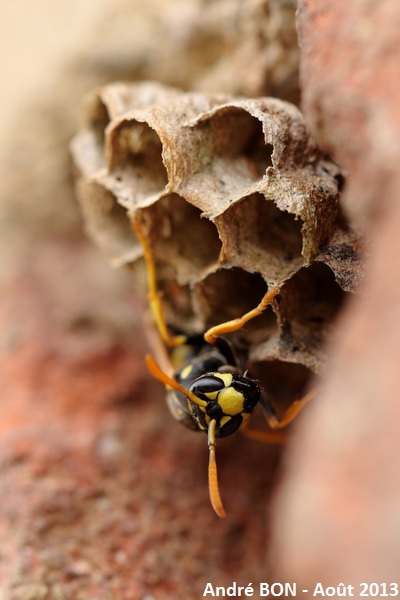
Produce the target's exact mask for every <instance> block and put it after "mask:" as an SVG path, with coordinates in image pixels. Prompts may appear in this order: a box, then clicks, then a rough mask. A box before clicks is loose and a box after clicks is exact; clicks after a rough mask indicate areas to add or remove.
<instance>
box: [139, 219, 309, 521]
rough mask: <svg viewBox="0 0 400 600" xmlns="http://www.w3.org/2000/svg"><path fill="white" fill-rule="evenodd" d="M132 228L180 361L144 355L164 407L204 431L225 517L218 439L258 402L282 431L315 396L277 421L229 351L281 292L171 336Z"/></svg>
mask: <svg viewBox="0 0 400 600" xmlns="http://www.w3.org/2000/svg"><path fill="white" fill-rule="evenodd" d="M132 227H133V230H134V231H135V233H136V236H137V238H138V240H139V242H140V243H141V245H142V248H143V254H144V260H145V263H146V269H147V279H148V298H149V304H150V309H151V312H152V315H153V320H154V322H155V325H156V328H157V330H158V333H159V335H160V337H161V339H162V340H163V342H164V344H165V346H166V347H167V349H168V350H169V353H170V355H171V358H172V361H171V362H172V363H173V362H175V361H174V360H173V359H174V358H175V357H176V356H174V355H176V354H178V351H181V350H182V349H183V348H184V349H185V352H180V354H182V355H184V357H185V358H184V360H183V362H182V363H181V364H180V365H179V366H177V368H176V369H175V370H174V371H173V372H172V373H171V374H169V373H167V372H166V369H165V370H163V369H162V368H161V367H160V366H159V364H158V363H157V362H156V361H155V359H154V358H153V356H151V355H147V356H146V362H147V366H148V368H149V371H150V373H151V374H152V375H153V376H154V377H155V378H156V379H158V380H159V381H160V382H162V383H164V384H165V386H166V387H167V398H166V400H167V404H168V408H169V410H170V412H171V414H172V415H173V417H174V418H175V419H176V420H178V421H180V422H181V423H183V424H184V425H185V426H186V427H189V428H191V429H194V430H198V431H204V432H205V433H207V436H208V447H209V466H208V482H209V494H210V500H211V504H212V507H213V509H214V511H215V512H216V513H217V515H218V516H219V517H225V516H226V513H225V509H224V507H223V504H222V501H221V497H220V493H219V487H218V478H217V466H216V460H215V450H216V439H217V438H220V437H226V436H228V435H231V434H232V433H234V432H235V431H237V429H239V427H240V426H241V425H242V424H243V423H246V421H247V420H248V418H249V417H250V416H251V413H252V411H253V409H254V407H255V406H256V405H257V404H258V402H260V404H261V406H262V408H263V410H264V413H265V417H266V420H267V423H268V425H269V426H270V428H271V429H273V430H276V429H281V428H283V427H286V426H287V425H288V424H289V423H290V422H291V421H292V420H293V419H294V418H295V417H296V415H297V414H298V413H299V412H300V410H301V409H302V408H303V406H304V405H305V404H306V403H307V402H308V401H309V400H310V399H311V398H312V397H313V396H314V392H310V393H309V394H307V395H306V396H305V397H303V398H302V399H301V400H297V401H295V402H293V403H292V404H291V406H290V407H289V408H288V409H287V411H286V412H285V413H284V415H283V417H282V418H281V419H278V418H277V417H276V415H275V412H274V410H273V408H272V406H271V404H270V403H269V402H268V399H267V398H266V396H265V395H264V394H263V392H262V390H261V388H260V387H259V385H258V382H257V381H256V380H254V379H251V378H250V377H249V376H248V374H247V371H245V372H243V371H241V369H240V366H239V365H238V364H237V360H236V358H235V354H234V351H233V348H232V346H231V344H230V343H229V341H228V340H227V339H226V337H225V335H226V334H229V333H232V332H235V331H238V330H240V329H242V327H243V326H244V325H245V324H246V323H247V322H248V321H250V320H252V319H254V318H255V317H257V316H258V315H260V314H261V313H262V312H263V311H264V310H265V309H266V308H267V307H268V306H269V305H270V304H271V302H272V301H273V299H274V298H275V297H276V296H277V295H278V294H279V292H280V288H279V287H275V288H271V289H269V290H268V291H267V293H266V294H265V295H264V296H263V298H262V299H261V301H260V303H259V304H258V305H257V306H256V307H255V308H254V309H253V310H251V311H249V312H247V313H246V314H244V315H243V316H241V317H239V318H237V319H233V320H231V321H227V322H225V323H221V324H220V325H217V326H215V327H212V328H211V329H208V330H207V331H206V332H205V333H204V334H203V335H199V334H195V335H172V334H171V332H170V330H169V328H168V326H167V323H166V320H165V318H164V311H163V305H162V299H161V294H160V293H159V291H158V289H157V276H156V269H155V262H154V258H153V254H152V251H151V247H150V242H149V240H148V238H147V236H146V234H145V232H144V228H143V226H142V225H141V224H140V222H139V220H138V218H136V217H135V218H132ZM274 433H276V432H273V431H272V432H268V431H266V432H262V433H261V436H260V435H258V436H257V437H258V438H260V437H265V439H266V440H267V441H276V440H274V436H273V435H271V434H274Z"/></svg>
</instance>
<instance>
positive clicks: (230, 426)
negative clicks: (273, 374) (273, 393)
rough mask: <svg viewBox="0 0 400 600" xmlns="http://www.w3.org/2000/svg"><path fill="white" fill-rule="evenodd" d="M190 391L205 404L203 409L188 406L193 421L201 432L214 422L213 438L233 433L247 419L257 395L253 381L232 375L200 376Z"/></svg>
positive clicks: (257, 399) (192, 405)
mask: <svg viewBox="0 0 400 600" xmlns="http://www.w3.org/2000/svg"><path fill="white" fill-rule="evenodd" d="M190 391H191V392H193V393H194V394H195V395H196V396H197V397H198V398H200V399H201V400H205V401H206V402H207V406H198V405H197V404H195V403H194V402H190V410H191V413H192V417H193V419H194V420H195V421H196V423H197V425H198V426H199V428H200V429H202V430H204V431H207V429H208V426H209V424H210V421H211V420H212V419H215V421H216V430H215V433H216V437H226V436H227V435H231V434H232V433H234V432H235V431H236V430H237V429H238V428H239V427H240V425H241V424H242V423H243V421H245V420H246V419H248V418H249V416H250V415H251V413H252V411H253V408H254V407H255V406H256V404H257V402H258V401H259V399H260V395H261V390H260V388H259V386H258V385H257V383H256V382H255V381H254V380H253V379H249V378H248V377H241V376H239V375H234V374H232V373H207V374H206V375H202V376H201V377H198V378H197V379H196V380H195V381H194V382H193V383H192V385H191V386H190Z"/></svg>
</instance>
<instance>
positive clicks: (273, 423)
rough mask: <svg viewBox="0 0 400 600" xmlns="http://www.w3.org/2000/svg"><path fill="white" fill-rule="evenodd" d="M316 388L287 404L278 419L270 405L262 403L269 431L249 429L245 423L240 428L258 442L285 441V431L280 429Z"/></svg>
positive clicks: (315, 391) (311, 395) (311, 397)
mask: <svg viewBox="0 0 400 600" xmlns="http://www.w3.org/2000/svg"><path fill="white" fill-rule="evenodd" d="M317 392H318V390H317V389H313V390H311V391H310V392H308V394H306V395H305V396H303V398H300V399H299V400H295V401H294V402H293V404H291V405H290V406H289V408H288V409H287V410H286V412H285V413H284V414H283V416H282V417H281V418H280V419H278V418H277V417H276V415H275V414H274V413H273V411H272V409H271V407H270V406H268V405H266V404H265V403H264V405H263V408H264V416H265V419H266V421H267V423H268V425H269V427H270V428H271V431H265V430H257V429H251V428H250V427H249V426H248V425H247V424H246V423H245V424H244V425H242V429H243V432H244V434H245V435H246V436H247V437H249V438H251V439H253V440H257V441H259V442H268V443H270V444H281V443H283V442H285V441H286V439H287V435H286V433H285V432H283V431H281V430H282V429H283V428H284V427H287V426H288V425H290V423H291V422H292V421H293V420H294V419H295V418H296V417H297V415H298V414H299V413H300V412H301V411H302V410H303V408H304V407H305V406H306V404H308V403H309V402H310V400H312V399H313V398H314V397H315V396H316V394H317Z"/></svg>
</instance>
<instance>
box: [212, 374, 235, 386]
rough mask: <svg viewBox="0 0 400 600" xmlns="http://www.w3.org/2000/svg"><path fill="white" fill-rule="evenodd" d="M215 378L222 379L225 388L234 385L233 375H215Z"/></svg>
mask: <svg viewBox="0 0 400 600" xmlns="http://www.w3.org/2000/svg"><path fill="white" fill-rule="evenodd" d="M214 377H218V378H219V379H222V381H223V382H224V385H225V387H229V386H230V385H231V384H232V379H233V375H232V373H214Z"/></svg>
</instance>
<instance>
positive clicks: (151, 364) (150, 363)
mask: <svg viewBox="0 0 400 600" xmlns="http://www.w3.org/2000/svg"><path fill="white" fill-rule="evenodd" d="M146 364H147V368H148V369H149V371H150V373H151V374H152V375H153V377H155V379H158V381H160V382H161V383H163V384H164V385H167V386H169V387H170V388H172V389H174V390H176V391H178V392H181V394H183V395H184V396H186V398H188V399H189V400H190V401H191V402H194V403H195V404H197V405H198V406H207V402H206V401H205V400H201V399H200V398H198V397H197V396H196V395H195V394H193V392H191V391H190V390H188V389H187V388H185V387H183V385H181V384H180V383H178V382H177V381H176V380H175V379H173V378H172V377H170V376H169V375H167V373H164V371H163V370H162V369H161V368H160V366H159V365H158V364H157V362H156V361H155V360H154V358H153V357H152V356H151V354H146Z"/></svg>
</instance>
